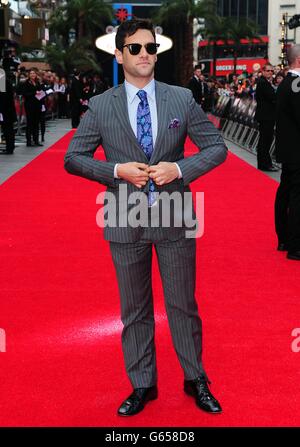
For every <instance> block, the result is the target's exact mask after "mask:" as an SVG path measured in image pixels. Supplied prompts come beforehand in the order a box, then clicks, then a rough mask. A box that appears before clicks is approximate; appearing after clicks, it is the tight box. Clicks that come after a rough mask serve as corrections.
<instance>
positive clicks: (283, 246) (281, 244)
mask: <svg viewBox="0 0 300 447" xmlns="http://www.w3.org/2000/svg"><path fill="white" fill-rule="evenodd" d="M277 250H278V251H287V247H286V244H285V243H284V242H278V247H277Z"/></svg>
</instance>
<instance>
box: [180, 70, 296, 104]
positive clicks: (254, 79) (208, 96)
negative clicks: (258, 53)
mask: <svg viewBox="0 0 300 447" xmlns="http://www.w3.org/2000/svg"><path fill="white" fill-rule="evenodd" d="M271 67H272V78H271V85H272V87H273V88H274V90H275V91H276V90H277V88H278V86H279V85H280V83H281V82H282V81H283V79H284V78H285V76H286V74H287V73H288V70H289V68H288V67H284V68H282V67H280V66H279V65H277V66H275V67H273V66H271ZM263 76H264V67H262V68H260V69H259V70H257V71H254V72H253V73H248V72H243V73H242V74H240V75H237V74H234V73H231V74H230V75H228V76H226V77H224V78H213V77H210V76H207V77H205V76H204V74H203V73H202V70H201V65H196V66H195V68H194V73H193V76H192V77H191V79H190V81H189V83H188V85H187V87H188V88H189V89H190V90H192V92H193V96H194V98H195V101H196V102H197V103H198V104H200V105H201V106H202V108H203V109H204V110H205V111H206V112H214V110H215V106H216V103H217V102H218V99H219V97H220V96H229V97H238V98H244V97H250V98H253V99H256V89H257V85H258V83H259V81H260V79H261V78H262V77H263Z"/></svg>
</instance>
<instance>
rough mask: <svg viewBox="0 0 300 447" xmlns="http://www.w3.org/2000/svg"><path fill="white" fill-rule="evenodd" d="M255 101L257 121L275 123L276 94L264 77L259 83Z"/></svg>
mask: <svg viewBox="0 0 300 447" xmlns="http://www.w3.org/2000/svg"><path fill="white" fill-rule="evenodd" d="M255 99H256V102H257V107H256V113H255V119H256V121H275V115H276V92H275V89H274V87H272V84H271V83H270V82H269V81H268V80H267V79H266V78H265V77H264V76H261V77H260V79H259V80H258V81H257V86H256V96H255Z"/></svg>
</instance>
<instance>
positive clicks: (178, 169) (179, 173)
mask: <svg viewBox="0 0 300 447" xmlns="http://www.w3.org/2000/svg"><path fill="white" fill-rule="evenodd" d="M174 164H175V165H176V167H177V171H178V177H177V178H182V172H181V169H180V167H179V165H178V164H177V163H175V162H174Z"/></svg>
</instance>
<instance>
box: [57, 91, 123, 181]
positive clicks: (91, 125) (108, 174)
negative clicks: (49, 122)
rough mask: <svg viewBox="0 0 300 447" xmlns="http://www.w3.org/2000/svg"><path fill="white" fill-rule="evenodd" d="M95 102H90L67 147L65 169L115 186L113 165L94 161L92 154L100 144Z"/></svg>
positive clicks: (93, 100) (92, 100) (93, 99)
mask: <svg viewBox="0 0 300 447" xmlns="http://www.w3.org/2000/svg"><path fill="white" fill-rule="evenodd" d="M95 100H96V98H92V99H91V100H90V102H89V108H88V110H87V111H86V113H85V115H84V117H83V119H82V120H81V122H80V124H79V126H78V129H77V131H76V133H75V135H74V137H73V139H72V141H71V143H70V145H69V148H68V151H67V153H66V155H65V169H66V171H67V172H69V173H70V174H73V175H78V176H80V177H84V178H86V179H89V180H94V181H96V182H99V183H103V184H104V185H106V186H115V179H114V167H115V163H110V162H107V161H102V160H95V159H94V153H95V152H96V150H97V148H98V146H100V144H101V142H102V138H101V134H100V129H99V122H98V120H97V111H96V104H95ZM98 100H99V98H98Z"/></svg>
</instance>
